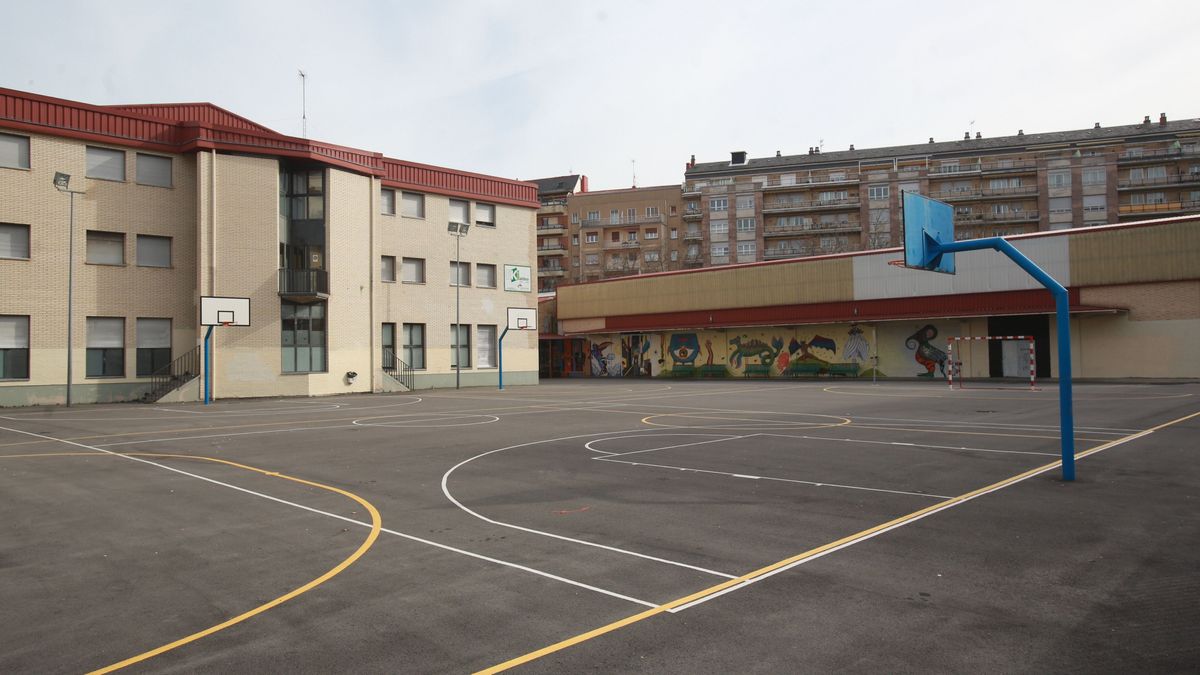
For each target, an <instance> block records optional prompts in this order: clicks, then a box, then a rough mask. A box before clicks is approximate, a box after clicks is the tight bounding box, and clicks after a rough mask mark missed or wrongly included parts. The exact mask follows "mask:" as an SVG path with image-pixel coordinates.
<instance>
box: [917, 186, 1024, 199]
mask: <svg viewBox="0 0 1200 675" xmlns="http://www.w3.org/2000/svg"><path fill="white" fill-rule="evenodd" d="M1038 190H1039V188H1038V186H1036V185H1019V186H1017V187H1004V188H993V187H984V188H957V189H954V190H942V191H941V192H933V193H930V195H929V196H930V197H933V198H934V199H940V200H942V201H947V202H952V201H954V200H964V199H982V198H985V197H1020V196H1034V195H1036V194H1037V193H1038Z"/></svg>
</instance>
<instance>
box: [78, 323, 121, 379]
mask: <svg viewBox="0 0 1200 675" xmlns="http://www.w3.org/2000/svg"><path fill="white" fill-rule="evenodd" d="M87 376H88V377H125V319H122V318H111V317H103V316H89V317H88V318H87Z"/></svg>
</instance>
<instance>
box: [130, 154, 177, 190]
mask: <svg viewBox="0 0 1200 675" xmlns="http://www.w3.org/2000/svg"><path fill="white" fill-rule="evenodd" d="M136 170H137V182H138V185H153V186H154V187H171V185H172V181H171V158H170V157H163V156H161V155H147V154H145V153H141V152H139V153H137V169H136Z"/></svg>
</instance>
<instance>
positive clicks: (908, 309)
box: [585, 288, 1116, 333]
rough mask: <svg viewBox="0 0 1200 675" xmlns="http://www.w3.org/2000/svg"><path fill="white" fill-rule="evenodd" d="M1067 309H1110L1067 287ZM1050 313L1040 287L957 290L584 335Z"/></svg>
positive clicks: (646, 317)
mask: <svg viewBox="0 0 1200 675" xmlns="http://www.w3.org/2000/svg"><path fill="white" fill-rule="evenodd" d="M1067 292H1068V295H1069V297H1070V304H1071V311H1073V312H1075V311H1112V310H1114V309H1116V308H1105V307H1094V306H1085V305H1080V304H1079V289H1077V288H1073V289H1068V291H1067ZM1053 312H1054V297H1053V296H1051V295H1050V293H1048V292H1046V291H1044V290H1025V291H1003V292H999V293H962V294H957V295H938V296H928V297H918V298H888V299H883V300H853V301H844V302H819V303H811V304H805V305H776V306H771V307H745V308H736V309H714V310H697V311H688V312H664V313H660V314H630V315H624V316H610V317H606V318H605V320H604V328H602V329H601V328H597V329H595V330H589V331H585V333H603V332H608V331H611V332H633V331H639V330H641V331H649V330H680V329H703V328H729V327H733V326H787V325H799V324H818V323H858V322H869V321H896V320H902V319H916V320H923V319H934V318H949V317H971V316H1004V315H1013V314H1047V313H1053Z"/></svg>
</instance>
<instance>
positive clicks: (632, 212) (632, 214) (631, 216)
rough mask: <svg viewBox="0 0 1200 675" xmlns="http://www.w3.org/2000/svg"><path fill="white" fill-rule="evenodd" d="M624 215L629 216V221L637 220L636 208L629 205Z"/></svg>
mask: <svg viewBox="0 0 1200 675" xmlns="http://www.w3.org/2000/svg"><path fill="white" fill-rule="evenodd" d="M626 215H627V216H628V217H629V222H630V223H632V222H634V221H635V220H637V209H635V208H632V207H630V208H629V210H628V211H627V212H626Z"/></svg>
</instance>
